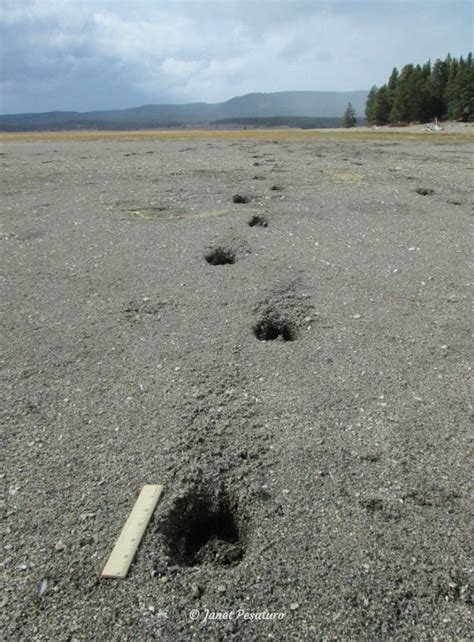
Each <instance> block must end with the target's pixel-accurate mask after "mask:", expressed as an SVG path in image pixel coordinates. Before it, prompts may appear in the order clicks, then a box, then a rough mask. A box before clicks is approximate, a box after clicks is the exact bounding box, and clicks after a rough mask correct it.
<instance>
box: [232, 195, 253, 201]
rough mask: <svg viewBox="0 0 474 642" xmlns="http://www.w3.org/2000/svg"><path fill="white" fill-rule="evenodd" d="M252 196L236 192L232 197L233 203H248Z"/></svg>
mask: <svg viewBox="0 0 474 642" xmlns="http://www.w3.org/2000/svg"><path fill="white" fill-rule="evenodd" d="M249 201H250V198H249V197H248V196H241V195H240V194H234V196H233V197H232V202H233V203H248V202H249Z"/></svg>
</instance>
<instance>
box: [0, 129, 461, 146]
mask: <svg viewBox="0 0 474 642" xmlns="http://www.w3.org/2000/svg"><path fill="white" fill-rule="evenodd" d="M192 138H197V139H198V138H205V139H209V138H217V139H231V140H236V139H237V140H238V139H249V138H250V139H258V140H291V139H311V138H317V139H325V140H326V139H333V140H334V139H335V140H380V139H382V140H394V139H397V140H407V141H414V142H424V141H429V142H434V141H436V142H449V141H450V142H454V141H459V142H472V141H473V139H474V128H472V129H466V130H465V131H463V132H438V133H433V132H432V133H429V132H414V131H408V130H407V131H391V130H389V129H384V130H367V129H360V130H357V129H356V130H347V129H336V130H335V129H310V130H301V129H268V130H266V129H245V130H221V131H215V130H201V129H199V130H191V129H183V130H181V129H178V130H152V131H149V130H146V131H119V132H116V131H112V132H111V131H104V132H103V131H84V132H77V131H75V132H21V133H0V143H1V142H6V141H45V140H51V141H78V142H81V141H90V140H116V141H128V140H153V139H158V140H160V139H192Z"/></svg>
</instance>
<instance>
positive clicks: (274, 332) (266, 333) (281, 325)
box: [253, 315, 296, 341]
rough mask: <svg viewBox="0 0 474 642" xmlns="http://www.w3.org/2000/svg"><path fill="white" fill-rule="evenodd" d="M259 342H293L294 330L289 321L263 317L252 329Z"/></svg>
mask: <svg viewBox="0 0 474 642" xmlns="http://www.w3.org/2000/svg"><path fill="white" fill-rule="evenodd" d="M253 333H254V335H255V336H256V337H257V339H258V340H259V341H275V340H276V339H279V340H281V341H294V340H295V339H296V330H295V327H294V325H293V323H292V322H291V321H288V320H287V319H282V318H279V317H276V316H272V315H269V316H265V317H263V319H261V320H260V321H259V322H258V323H257V324H256V325H255V326H254V328H253Z"/></svg>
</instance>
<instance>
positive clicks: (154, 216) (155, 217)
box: [128, 210, 228, 221]
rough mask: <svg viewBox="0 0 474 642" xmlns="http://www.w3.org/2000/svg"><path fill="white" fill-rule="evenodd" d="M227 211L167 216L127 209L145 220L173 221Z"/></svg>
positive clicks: (209, 216) (218, 214)
mask: <svg viewBox="0 0 474 642" xmlns="http://www.w3.org/2000/svg"><path fill="white" fill-rule="evenodd" d="M227 213H228V210H221V211H218V212H189V213H184V214H171V215H169V216H161V215H160V214H156V213H154V212H146V211H143V210H128V214H131V215H132V216H136V217H137V218H141V219H143V220H145V221H173V220H176V219H181V218H182V219H188V220H192V219H201V218H212V217H214V216H224V215H225V214H227Z"/></svg>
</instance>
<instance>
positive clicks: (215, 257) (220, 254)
mask: <svg viewBox="0 0 474 642" xmlns="http://www.w3.org/2000/svg"><path fill="white" fill-rule="evenodd" d="M204 258H205V259H206V261H207V262H208V263H209V264H210V265H232V264H233V263H235V261H236V256H235V252H234V251H233V250H232V249H230V248H225V247H222V246H219V247H215V248H213V249H212V250H209V252H207V254H205V255H204Z"/></svg>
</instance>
